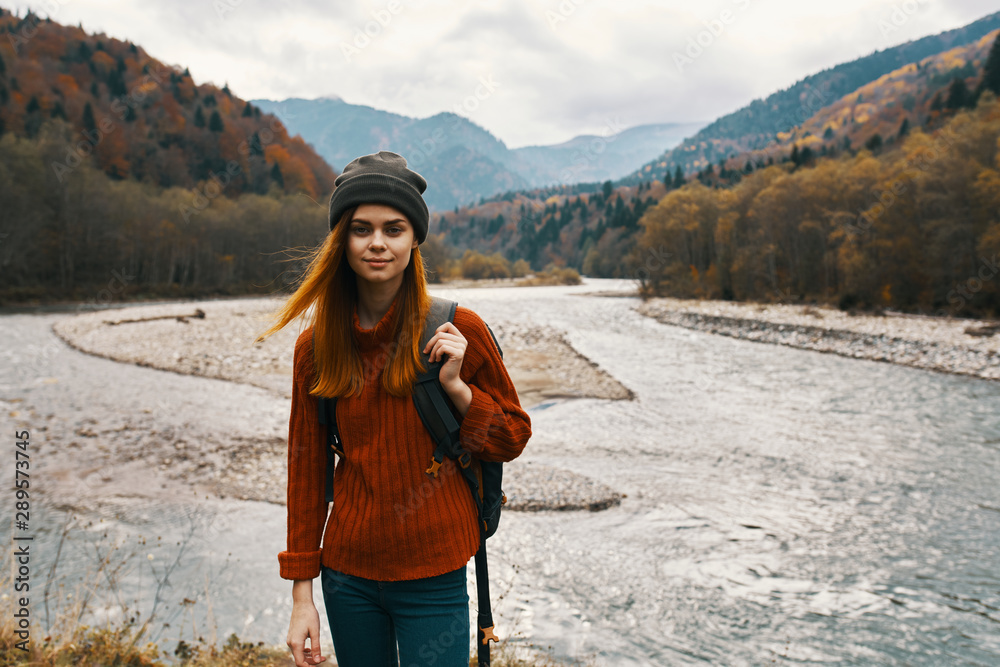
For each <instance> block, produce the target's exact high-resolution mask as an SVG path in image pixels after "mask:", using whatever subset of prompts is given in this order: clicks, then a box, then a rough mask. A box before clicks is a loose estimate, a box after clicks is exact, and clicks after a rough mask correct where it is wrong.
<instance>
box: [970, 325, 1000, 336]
mask: <svg viewBox="0 0 1000 667" xmlns="http://www.w3.org/2000/svg"><path fill="white" fill-rule="evenodd" d="M965 333H967V334H969V335H970V336H992V335H993V334H997V333H1000V322H992V323H990V324H983V325H982V326H978V327H966V328H965Z"/></svg>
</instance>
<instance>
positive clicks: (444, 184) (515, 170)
mask: <svg viewBox="0 0 1000 667" xmlns="http://www.w3.org/2000/svg"><path fill="white" fill-rule="evenodd" d="M251 102H252V104H254V105H256V106H257V107H259V108H261V109H263V110H265V111H268V112H270V113H273V114H275V115H276V116H278V117H279V118H281V119H282V121H283V122H284V123H285V124H286V125H287V126H288V127H289V128H290V130H291V131H293V132H296V133H298V134H301V135H302V136H303V137H305V138H306V140H307V141H309V142H310V143H311V144H312V145H313V146H315V147H316V150H317V151H319V153H320V154H321V155H322V156H323V157H324V158H325V159H326V160H327V161H328V162H330V163H331V164H332V165H334V166H335V167H336V168H340V169H342V168H343V166H344V165H346V164H347V163H348V162H350V161H351V160H353V159H354V158H356V157H358V156H359V155H366V154H368V153H374V152H376V151H379V150H392V151H395V152H397V153H400V154H401V155H403V156H405V157H406V159H407V161H408V163H409V164H410V166H411V167H413V169H415V170H416V171H418V172H420V173H421V174H423V175H424V176H425V177H427V179H428V182H429V183H430V185H431V187H429V188H428V190H427V192H426V193H425V199H426V200H427V204H428V206H430V207H431V208H432V209H434V210H439V211H440V210H446V209H450V208H452V207H454V206H457V205H465V204H469V203H472V202H475V201H477V200H479V199H481V198H484V197H490V196H492V195H495V194H497V193H502V192H507V191H510V190H520V189H530V188H535V187H541V186H547V185H552V184H556V183H575V182H578V181H604V180H608V179H613V178H619V177H621V176H622V175H624V174H627V173H628V172H629V171H631V169H632V168H634V166H635V165H636V164H641V163H642V162H643V161H644V160H648V159H649V158H650V157H652V156H654V155H658V154H660V153H661V152H662V151H663V149H664V148H665V147H670V146H672V145H674V144H677V143H678V142H679V141H680V140H681V139H683V138H684V137H685V136H688V135H690V134H691V133H693V132H695V131H697V130H698V129H699V128H700V127H702V125H703V124H702V123H665V124H658V125H643V126H639V127H634V128H629V129H625V130H623V131H620V132H617V133H614V134H610V133H609V135H608V136H596V135H585V136H580V137H575V138H573V139H571V140H570V141H567V142H565V143H562V144H558V145H555V146H526V147H523V148H516V149H509V148H508V147H507V146H506V144H504V142H502V141H501V140H499V139H498V138H497V137H495V136H494V135H493V134H491V133H490V132H489V131H488V130H486V129H484V128H482V127H480V126H479V125H476V124H475V123H473V122H471V121H469V120H468V119H466V118H463V117H461V116H458V115H456V114H454V113H450V112H444V113H439V114H436V115H434V116H430V117H428V118H411V117H409V116H403V115H400V114H395V113H390V112H388V111H382V110H379V109H374V108H372V107H370V106H366V105H360V104H349V103H347V102H345V101H344V100H343V99H341V98H339V97H335V96H333V97H322V98H319V99H315V100H305V99H301V98H291V99H286V100H282V101H273V100H263V99H259V100H251Z"/></svg>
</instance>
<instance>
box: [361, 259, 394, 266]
mask: <svg viewBox="0 0 1000 667" xmlns="http://www.w3.org/2000/svg"><path fill="white" fill-rule="evenodd" d="M365 261H366V262H368V263H369V264H371V265H372V266H385V265H386V264H388V263H389V260H387V259H382V260H374V259H366V260H365Z"/></svg>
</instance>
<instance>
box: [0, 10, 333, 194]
mask: <svg viewBox="0 0 1000 667" xmlns="http://www.w3.org/2000/svg"><path fill="white" fill-rule="evenodd" d="M0 34H2V35H3V38H2V39H0V133H13V134H15V135H17V136H19V137H26V138H28V139H33V138H35V137H37V136H38V133H39V130H40V128H41V125H42V123H43V122H44V121H45V120H46V119H61V120H64V121H66V122H67V123H68V124H69V125H70V126H71V127H72V128H73V129H74V132H75V138H76V139H77V141H76V142H75V143H74V144H73V145H72V146H71V147H70V148H69V149H68V150H67V153H66V154H65V155H62V156H59V158H58V160H57V163H56V164H57V166H56V167H55V169H56V170H57V171H61V172H63V173H66V172H68V171H70V170H72V169H74V168H75V167H76V166H77V165H79V164H80V163H83V162H88V163H90V164H93V165H94V166H96V167H98V168H99V169H100V170H101V171H103V172H104V173H105V174H107V175H108V176H110V177H111V178H115V179H129V180H135V181H140V182H143V183H151V184H154V185H158V186H162V187H172V186H177V187H183V188H199V189H201V190H202V191H205V188H206V187H208V188H209V190H208V191H209V192H212V191H213V190H214V189H215V188H221V190H222V194H224V195H227V196H232V195H237V194H240V193H244V192H256V193H260V194H263V193H265V192H267V190H268V188H270V187H271V184H272V183H274V184H276V185H277V187H278V188H279V189H280V190H282V191H283V192H288V193H292V192H303V193H305V194H307V195H309V196H311V197H313V198H316V197H320V196H322V195H325V194H327V193H329V192H330V191H331V190H332V188H333V179H334V178H335V174H334V173H333V170H332V169H331V168H330V166H329V165H328V164H326V163H325V162H324V161H323V159H322V158H320V157H319V156H318V155H317V154H316V152H315V151H313V150H312V148H311V147H309V146H308V145H307V144H306V143H305V142H304V141H303V140H302V139H301V138H300V137H289V136H288V133H287V131H286V130H285V128H284V126H283V125H282V124H281V122H280V121H279V120H278V119H277V118H276V117H274V116H272V115H270V114H263V113H261V111H260V109H258V108H256V107H254V106H253V105H251V104H249V103H247V102H245V101H243V100H241V99H240V98H238V97H236V96H235V95H234V94H233V93H232V91H230V90H229V88H228V86H224V87H223V88H222V89H219V88H217V87H216V86H214V85H212V84H208V83H203V84H196V83H195V82H194V81H193V80H192V78H191V75H190V73H189V72H188V70H187V69H186V68H178V67H171V66H167V65H164V64H163V63H161V62H159V61H157V60H156V59H154V58H151V57H149V55H148V54H147V53H146V52H145V51H144V50H143V49H142V48H141V47H139V46H138V45H136V44H132V43H130V42H123V41H120V40H117V39H113V38H108V37H106V36H104V35H88V34H87V33H85V32H84V31H83V30H82V29H81V28H79V27H74V26H64V25H60V24H59V23H56V22H54V21H51V20H49V19H47V18H46V19H41V18H39V17H38V16H37V15H35V14H32V13H30V12H29V13H27V14H26V15H25V16H22V17H18V16H15V15H13V14H11V13H10V12H8V11H5V10H3V9H0Z"/></svg>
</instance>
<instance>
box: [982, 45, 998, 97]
mask: <svg viewBox="0 0 1000 667" xmlns="http://www.w3.org/2000/svg"><path fill="white" fill-rule="evenodd" d="M977 90H978V92H982V91H983V90H992V91H993V94H994V95H1000V37H998V38H996V39H994V40H993V46H992V47H991V48H990V55H989V56H987V57H986V64H985V65H983V80H982V81H980V82H979V87H978V89H977Z"/></svg>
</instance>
